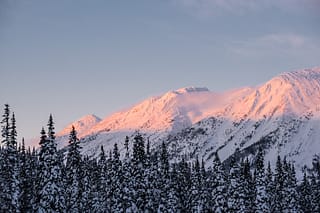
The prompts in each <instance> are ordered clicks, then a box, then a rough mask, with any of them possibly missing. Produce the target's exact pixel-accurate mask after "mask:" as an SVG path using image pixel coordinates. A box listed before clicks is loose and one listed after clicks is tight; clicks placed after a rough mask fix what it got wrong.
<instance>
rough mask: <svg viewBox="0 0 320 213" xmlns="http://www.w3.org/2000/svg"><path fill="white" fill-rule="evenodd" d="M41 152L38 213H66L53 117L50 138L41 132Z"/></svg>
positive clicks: (50, 121)
mask: <svg viewBox="0 0 320 213" xmlns="http://www.w3.org/2000/svg"><path fill="white" fill-rule="evenodd" d="M39 144H40V152H39V177H38V181H39V185H38V186H39V189H38V206H37V212H65V211H66V208H65V207H66V205H65V198H64V194H65V193H64V192H65V191H64V186H63V183H64V181H63V178H62V173H61V163H60V161H61V159H59V158H58V151H57V144H56V142H55V132H54V123H53V118H52V115H50V117H49V122H48V136H46V134H45V131H44V129H42V131H41V140H40V143H39Z"/></svg>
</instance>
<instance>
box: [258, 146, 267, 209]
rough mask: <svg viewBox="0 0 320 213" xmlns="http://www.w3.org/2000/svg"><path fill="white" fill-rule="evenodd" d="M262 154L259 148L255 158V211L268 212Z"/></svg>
mask: <svg viewBox="0 0 320 213" xmlns="http://www.w3.org/2000/svg"><path fill="white" fill-rule="evenodd" d="M263 161H264V155H263V151H262V149H259V151H258V154H257V159H256V161H255V166H256V172H255V175H256V176H255V187H256V199H255V212H257V213H264V212H270V207H269V205H268V195H267V189H266V185H267V184H266V175H265V169H264V162H263Z"/></svg>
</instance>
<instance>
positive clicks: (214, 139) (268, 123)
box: [59, 68, 320, 168]
mask: <svg viewBox="0 0 320 213" xmlns="http://www.w3.org/2000/svg"><path fill="white" fill-rule="evenodd" d="M93 120H94V121H93V122H89V123H88V125H86V124H85V123H86V122H84V125H82V124H81V125H80V126H79V125H78V126H77V125H75V126H76V129H78V131H79V133H80V136H81V137H82V138H83V147H84V148H83V152H85V153H87V154H89V155H96V154H98V153H97V152H98V150H99V146H100V145H104V146H105V147H106V148H107V149H111V148H112V146H113V144H114V143H118V144H119V145H120V148H121V147H123V141H124V137H125V136H126V135H128V136H132V135H133V134H134V132H135V131H136V130H139V131H140V132H141V133H143V134H145V136H146V137H147V138H149V139H150V141H151V142H152V146H153V147H156V146H158V145H159V144H160V143H161V142H162V141H165V142H166V143H168V145H169V149H170V151H171V155H172V156H171V157H172V158H181V156H187V157H188V158H190V159H193V158H196V157H200V158H204V159H205V160H206V161H207V163H208V165H210V162H211V157H212V155H213V152H215V151H218V153H219V155H220V157H221V158H222V160H227V159H228V157H230V156H231V155H232V154H233V153H234V152H235V150H236V149H237V148H239V149H240V155H239V156H241V157H246V156H249V157H254V155H255V153H256V150H257V148H258V146H263V148H264V149H265V151H266V160H270V161H271V162H272V163H274V162H273V161H274V159H275V158H276V155H277V154H280V155H281V156H287V158H288V160H292V161H294V162H295V163H296V165H297V166H298V168H301V167H302V166H303V165H304V164H310V162H311V159H312V156H313V155H314V154H319V153H320V142H319V138H320V68H313V69H305V70H300V71H295V72H288V73H284V74H281V75H279V76H276V77H274V78H273V79H271V80H270V81H268V82H266V83H265V84H262V85H260V86H257V87H248V88H241V89H236V90H232V91H227V92H223V93H215V92H211V91H209V90H208V89H207V88H202V87H201V88H200V87H188V88H182V89H178V90H175V91H170V92H167V93H165V94H163V95H161V96H157V97H152V98H149V99H147V100H145V101H143V102H141V103H139V104H137V105H135V106H133V107H132V108H130V109H129V110H124V111H120V112H117V113H115V114H113V115H111V116H108V117H107V118H105V119H103V120H102V121H100V120H99V119H96V120H95V119H93ZM69 129H70V127H68V128H66V129H64V130H63V131H62V132H61V133H60V134H59V135H60V136H62V135H66V134H67V133H68V131H69Z"/></svg>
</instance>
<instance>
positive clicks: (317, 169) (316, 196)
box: [311, 155, 320, 212]
mask: <svg viewBox="0 0 320 213" xmlns="http://www.w3.org/2000/svg"><path fill="white" fill-rule="evenodd" d="M311 190H312V195H311V204H312V210H313V211H314V212H320V157H319V156H318V155H315V156H314V157H313V160H312V169H311Z"/></svg>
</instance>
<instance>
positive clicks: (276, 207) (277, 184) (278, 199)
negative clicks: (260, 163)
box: [271, 156, 284, 212]
mask: <svg viewBox="0 0 320 213" xmlns="http://www.w3.org/2000/svg"><path fill="white" fill-rule="evenodd" d="M283 181H284V173H283V165H282V161H281V158H280V156H278V157H277V162H276V169H275V175H274V197H273V198H274V202H273V203H272V207H271V211H272V212H282V210H283V198H284V193H283Z"/></svg>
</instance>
